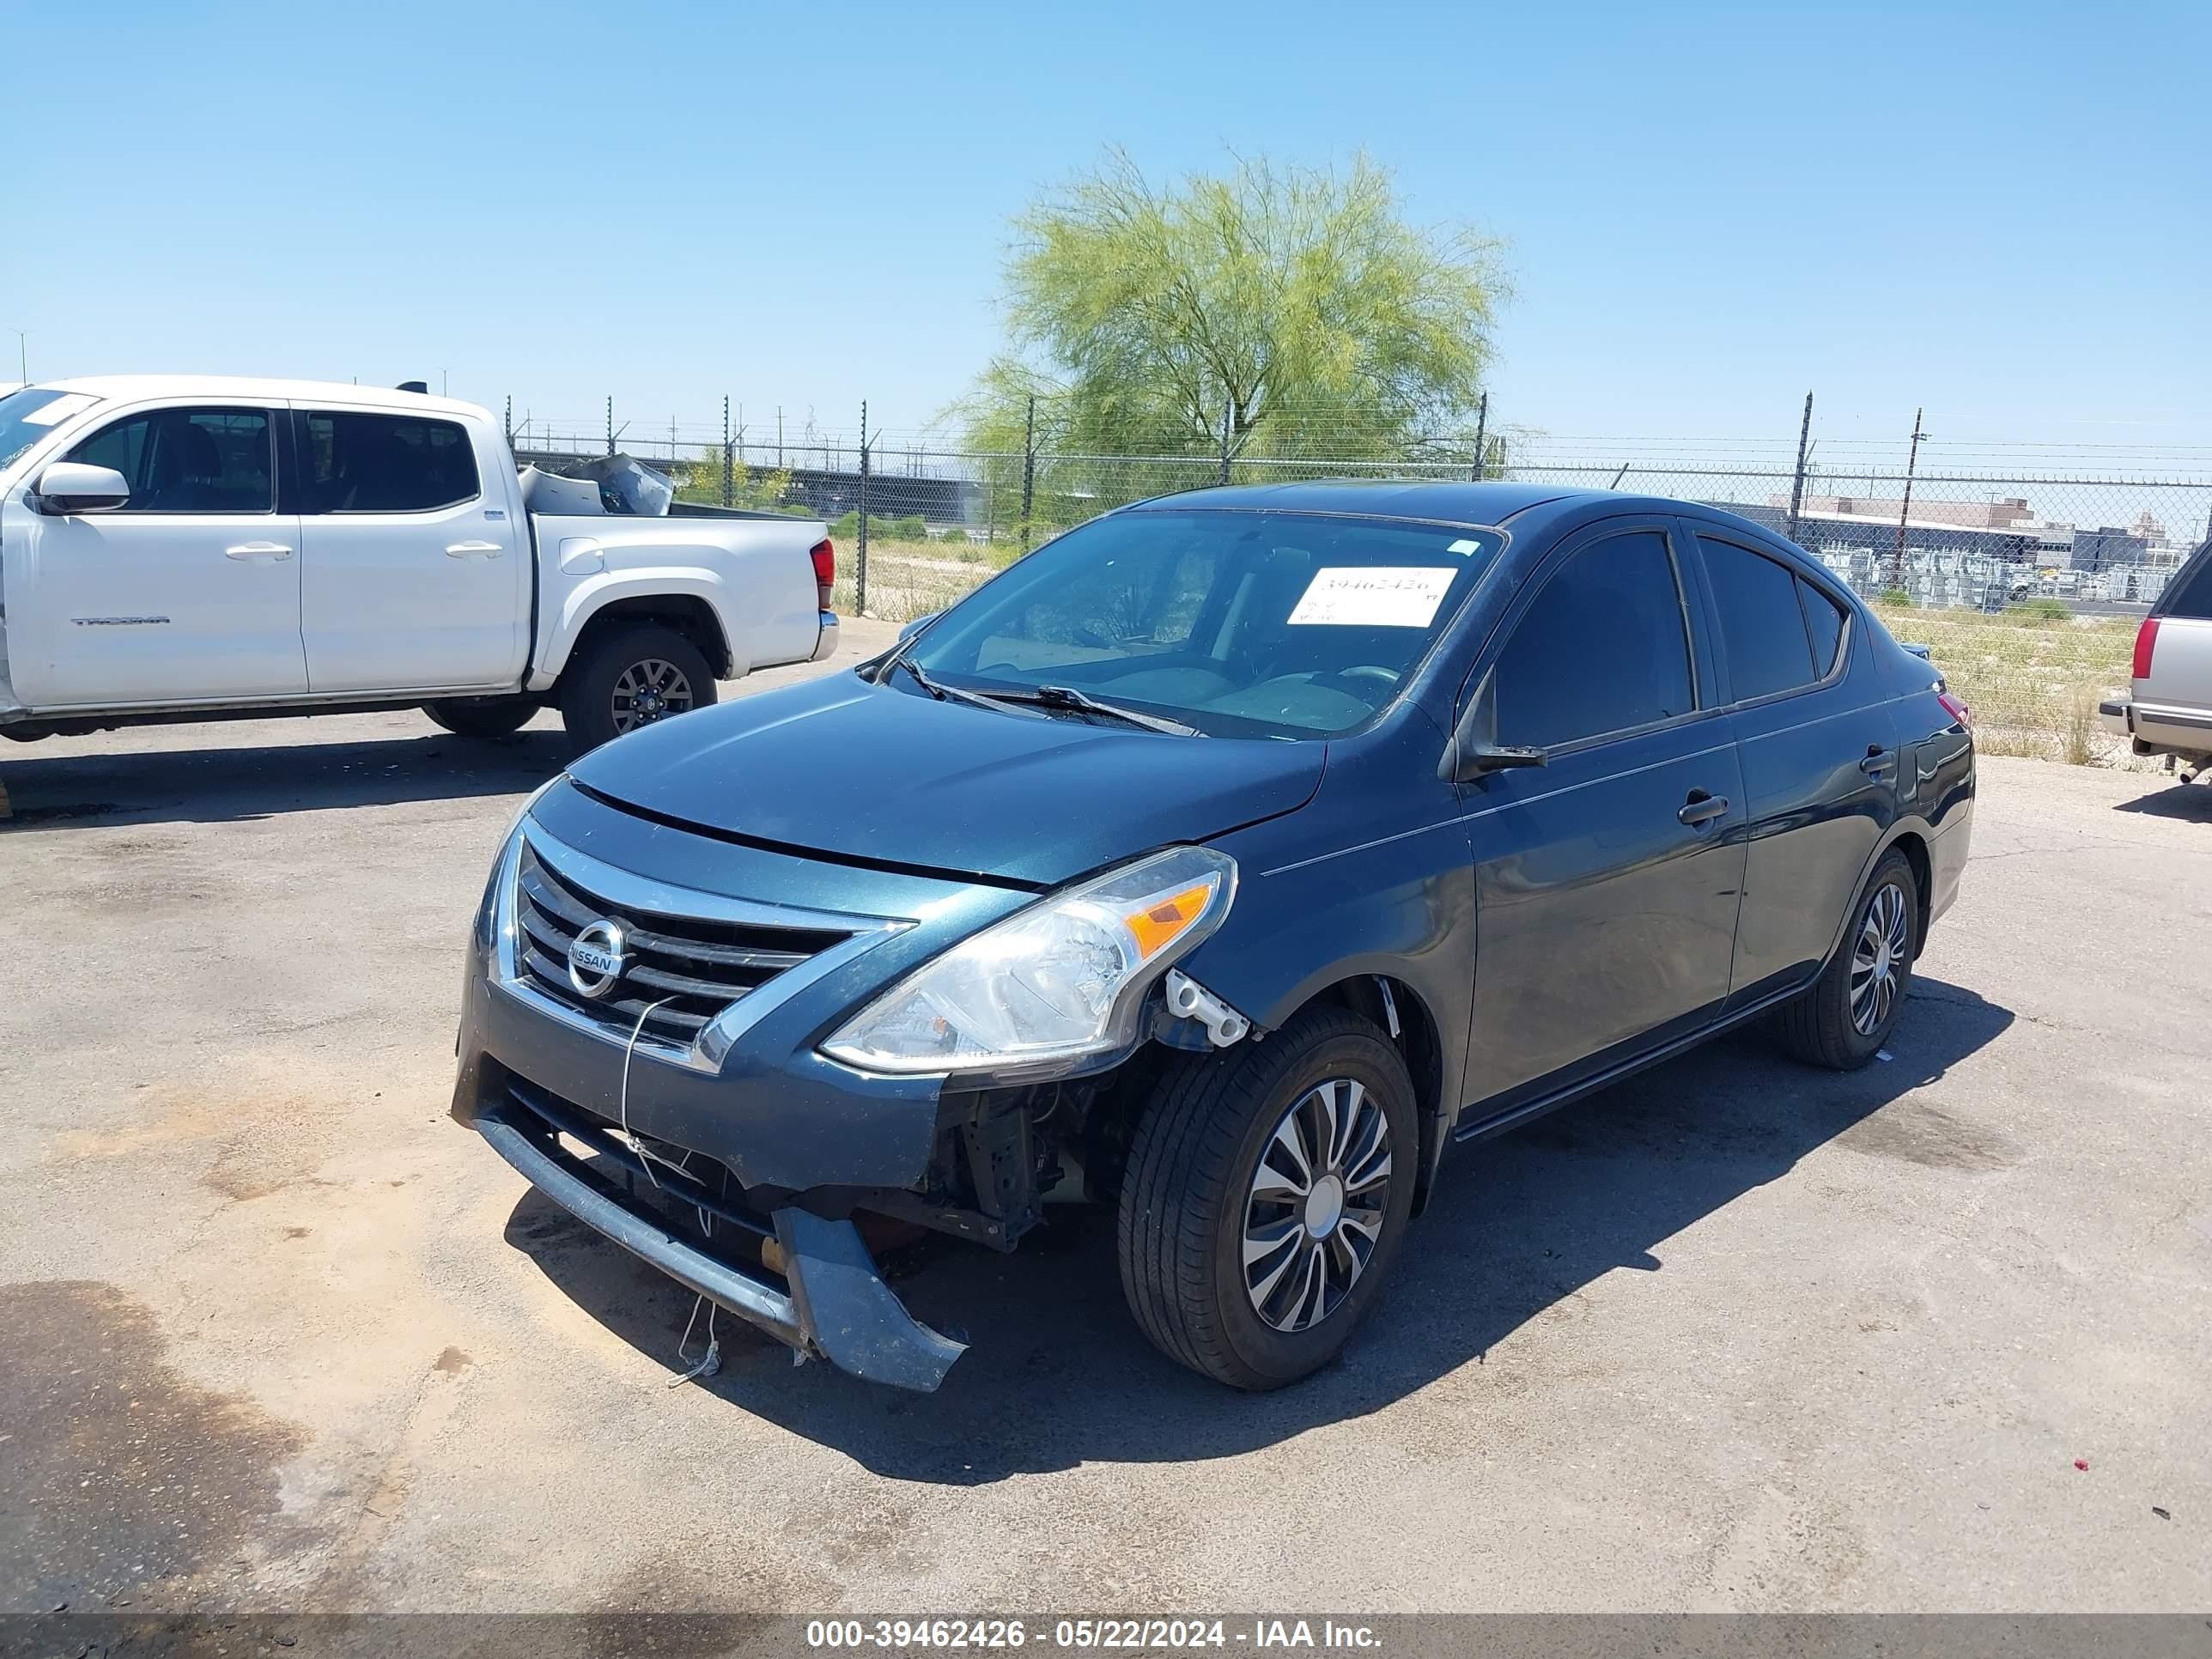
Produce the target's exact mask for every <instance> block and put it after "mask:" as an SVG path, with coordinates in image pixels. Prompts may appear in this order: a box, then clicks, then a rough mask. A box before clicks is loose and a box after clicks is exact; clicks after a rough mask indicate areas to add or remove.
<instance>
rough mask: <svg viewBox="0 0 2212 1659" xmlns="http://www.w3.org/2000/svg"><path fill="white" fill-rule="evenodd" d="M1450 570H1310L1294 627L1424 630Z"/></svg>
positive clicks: (1448, 583)
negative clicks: (1328, 625) (1310, 573)
mask: <svg viewBox="0 0 2212 1659" xmlns="http://www.w3.org/2000/svg"><path fill="white" fill-rule="evenodd" d="M1457 574H1459V573H1458V572H1457V571H1455V570H1449V569H1437V568H1423V567H1420V566H1418V565H1413V566H1376V567H1374V568H1359V567H1356V566H1354V567H1342V566H1339V567H1334V568H1328V569H1325V570H1316V572H1314V579H1313V580H1312V581H1310V582H1309V583H1308V584H1307V585H1306V591H1305V592H1304V593H1303V594H1302V595H1300V596H1299V599H1298V602H1297V605H1296V606H1295V607H1294V608H1293V609H1292V610H1291V624H1292V625H1293V626H1309V625H1312V624H1315V623H1320V624H1324V625H1326V624H1330V623H1334V624H1336V625H1338V626H1341V627H1352V628H1426V627H1427V626H1428V625H1429V624H1430V623H1431V622H1433V621H1434V620H1435V619H1436V614H1437V606H1438V605H1442V604H1443V600H1444V594H1445V592H1447V591H1449V588H1450V586H1451V585H1452V578H1453V577H1454V576H1455V575H1457Z"/></svg>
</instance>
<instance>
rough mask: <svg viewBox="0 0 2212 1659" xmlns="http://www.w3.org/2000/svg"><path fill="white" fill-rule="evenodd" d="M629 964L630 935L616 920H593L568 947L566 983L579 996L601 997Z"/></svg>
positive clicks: (613, 986)
mask: <svg viewBox="0 0 2212 1659" xmlns="http://www.w3.org/2000/svg"><path fill="white" fill-rule="evenodd" d="M627 967H629V935H628V934H627V933H623V925H622V923H620V922H618V921H595V922H592V923H591V924H590V925H589V926H588V927H586V928H585V929H584V930H583V931H582V932H581V933H578V934H577V935H576V937H575V939H574V940H573V941H572V942H571V943H570V945H569V946H568V983H569V984H571V985H573V986H574V987H576V991H577V994H579V995H580V996H587V997H603V996H605V995H606V994H607V993H608V992H610V991H611V990H613V989H614V988H615V981H617V980H618V979H620V978H621V977H622V976H623V969H625V968H627Z"/></svg>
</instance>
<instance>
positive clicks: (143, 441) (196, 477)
mask: <svg viewBox="0 0 2212 1659" xmlns="http://www.w3.org/2000/svg"><path fill="white" fill-rule="evenodd" d="M270 455H271V447H270V430H269V414H268V411H267V410H260V409H152V410H147V411H146V412H145V413H144V414H143V415H133V416H131V417H130V418H129V419H127V420H121V421H118V422H115V423H114V424H113V425H112V426H106V427H102V428H100V430H99V431H97V432H95V433H94V434H93V435H91V436H90V437H89V438H87V439H86V440H84V441H83V442H82V443H80V444H78V445H77V446H76V448H74V449H72V450H71V451H70V457H69V458H70V459H71V460H73V461H82V462H84V463H85V464H86V465H90V466H106V467H112V468H113V469H114V470H115V471H118V472H120V473H121V474H122V475H123V480H124V482H125V483H127V484H129V485H130V486H131V499H130V500H129V501H126V502H125V504H124V505H123V506H122V507H118V508H117V509H116V510H117V511H118V512H120V513H267V512H270V511H272V510H274V508H275V507H276V483H275V477H276V475H275V473H274V471H272V470H271V467H270Z"/></svg>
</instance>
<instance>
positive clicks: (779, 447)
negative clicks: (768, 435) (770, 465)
mask: <svg viewBox="0 0 2212 1659" xmlns="http://www.w3.org/2000/svg"><path fill="white" fill-rule="evenodd" d="M775 470H776V471H779V472H781V471H783V405H782V404H777V405H776V406H775Z"/></svg>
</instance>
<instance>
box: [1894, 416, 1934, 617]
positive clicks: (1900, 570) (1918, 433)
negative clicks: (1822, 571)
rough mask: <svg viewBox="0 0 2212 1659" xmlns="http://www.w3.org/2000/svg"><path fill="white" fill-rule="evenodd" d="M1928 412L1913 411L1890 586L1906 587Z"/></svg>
mask: <svg viewBox="0 0 2212 1659" xmlns="http://www.w3.org/2000/svg"><path fill="white" fill-rule="evenodd" d="M1925 412H1926V411H1924V410H1918V409H1916V410H1913V411H1912V447H1911V450H1910V451H1909V452H1907V453H1906V455H1905V499H1904V501H1900V502H1899V504H1898V508H1897V556H1896V557H1895V558H1894V559H1893V560H1892V561H1891V562H1890V572H1889V585H1890V586H1892V587H1902V586H1905V520H1907V519H1908V518H1910V517H1911V516H1912V475H1913V474H1914V473H1915V472H1916V471H1918V470H1919V466H1920V441H1921V440H1922V439H1923V438H1924V437H1926V436H1927V434H1926V433H1924V432H1923V431H1922V430H1921V429H1920V417H1921V416H1922V415H1923V413H1925Z"/></svg>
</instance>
